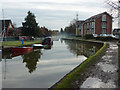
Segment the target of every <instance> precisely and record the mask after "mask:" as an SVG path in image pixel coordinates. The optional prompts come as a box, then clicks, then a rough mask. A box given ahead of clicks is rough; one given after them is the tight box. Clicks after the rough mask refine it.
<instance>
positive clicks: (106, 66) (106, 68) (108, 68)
mask: <svg viewBox="0 0 120 90" xmlns="http://www.w3.org/2000/svg"><path fill="white" fill-rule="evenodd" d="M97 65H98V66H100V68H101V69H102V70H103V71H104V72H115V71H116V70H117V68H116V67H115V66H114V65H110V64H107V62H106V63H102V62H100V63H98V64H97Z"/></svg>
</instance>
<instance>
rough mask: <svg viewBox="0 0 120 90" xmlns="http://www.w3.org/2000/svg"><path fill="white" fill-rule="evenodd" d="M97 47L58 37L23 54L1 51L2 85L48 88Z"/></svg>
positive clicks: (98, 46)
mask: <svg viewBox="0 0 120 90" xmlns="http://www.w3.org/2000/svg"><path fill="white" fill-rule="evenodd" d="M100 46H102V45H101V44H95V43H81V42H77V41H68V40H65V41H64V40H62V41H60V40H59V41H54V45H53V46H48V47H47V48H45V49H37V50H34V51H32V52H29V53H25V54H17V55H14V54H15V53H12V52H3V53H2V54H3V55H2V59H3V65H2V67H3V68H2V69H3V73H4V75H3V76H5V80H4V78H3V88H48V87H50V86H52V85H53V84H54V83H56V82H57V81H58V80H60V79H61V78H62V77H63V76H65V75H66V74H67V73H69V72H70V71H71V70H73V69H74V68H75V67H77V66H78V65H80V64H81V63H82V62H83V61H85V60H86V56H89V55H91V53H92V54H93V52H94V53H95V52H96V51H97V50H98V49H99V48H100ZM76 56H77V57H76ZM4 62H5V63H4ZM26 69H27V70H26ZM16 73H17V74H16ZM31 73H32V74H31Z"/></svg>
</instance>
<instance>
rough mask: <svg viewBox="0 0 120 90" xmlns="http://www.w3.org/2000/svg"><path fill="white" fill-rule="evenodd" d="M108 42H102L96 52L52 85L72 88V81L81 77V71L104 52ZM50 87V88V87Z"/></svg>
mask: <svg viewBox="0 0 120 90" xmlns="http://www.w3.org/2000/svg"><path fill="white" fill-rule="evenodd" d="M107 46H108V44H104V45H103V47H102V48H101V49H100V50H98V51H97V52H96V54H94V55H92V56H90V57H89V58H88V59H86V60H85V61H84V62H83V63H82V64H80V65H79V66H78V67H77V68H76V69H74V70H73V71H72V72H71V73H69V74H67V75H66V76H65V77H64V78H63V79H62V80H61V83H60V84H55V85H54V86H53V87H56V88H55V89H58V88H74V86H73V85H72V82H74V81H75V80H77V79H79V78H82V73H83V72H84V71H85V70H87V68H89V67H90V66H91V65H92V64H93V63H94V62H95V61H96V60H98V59H99V57H100V56H101V55H102V54H103V53H104V52H105V50H106V48H107ZM50 89H51V88H50Z"/></svg>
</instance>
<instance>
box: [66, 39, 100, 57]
mask: <svg viewBox="0 0 120 90" xmlns="http://www.w3.org/2000/svg"><path fill="white" fill-rule="evenodd" d="M65 43H66V44H67V45H68V49H69V50H70V52H72V53H73V54H75V55H76V56H79V55H84V56H86V57H89V56H91V55H93V54H95V53H96V52H97V51H98V50H99V49H100V48H101V47H102V44H99V43H85V42H80V41H72V40H65Z"/></svg>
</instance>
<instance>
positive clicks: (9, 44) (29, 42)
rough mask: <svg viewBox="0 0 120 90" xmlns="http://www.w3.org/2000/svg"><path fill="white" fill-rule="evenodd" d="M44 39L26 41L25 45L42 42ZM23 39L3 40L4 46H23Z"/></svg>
mask: <svg viewBox="0 0 120 90" xmlns="http://www.w3.org/2000/svg"><path fill="white" fill-rule="evenodd" d="M41 42H42V40H35V41H24V44H23V45H30V44H34V43H41ZM23 45H22V41H4V42H2V46H23Z"/></svg>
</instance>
